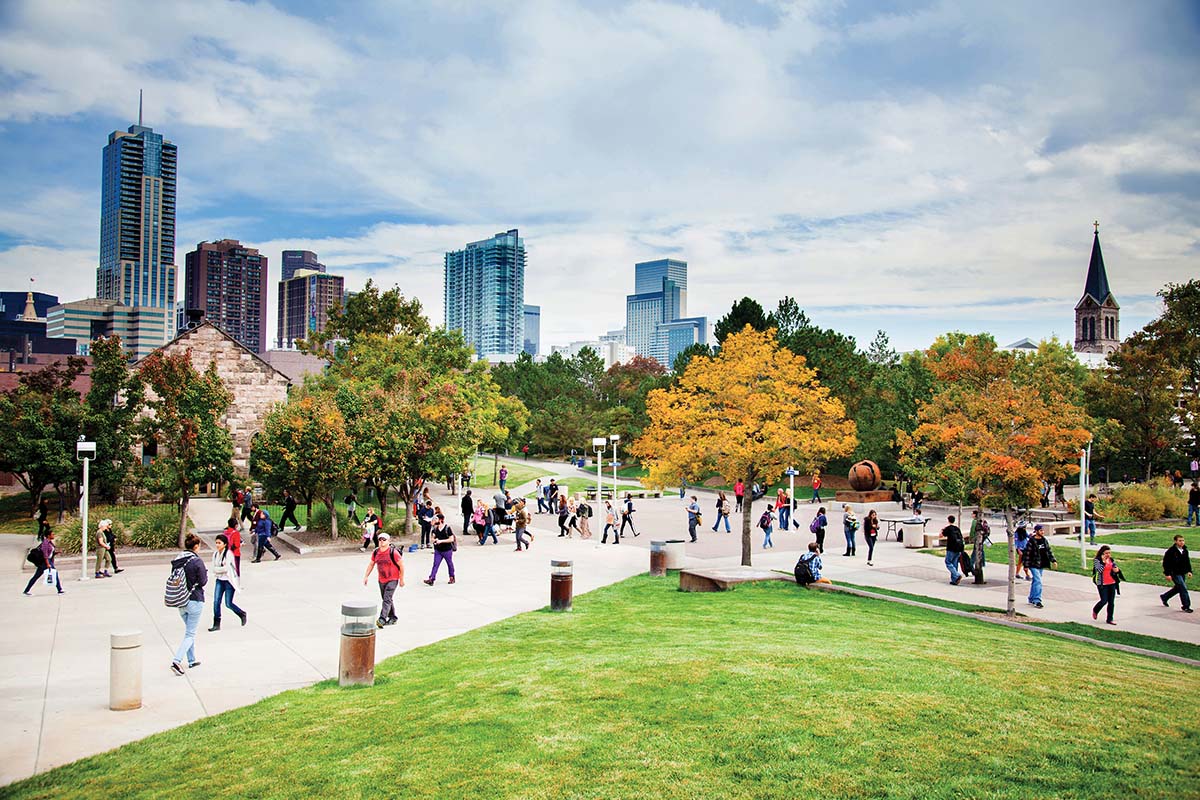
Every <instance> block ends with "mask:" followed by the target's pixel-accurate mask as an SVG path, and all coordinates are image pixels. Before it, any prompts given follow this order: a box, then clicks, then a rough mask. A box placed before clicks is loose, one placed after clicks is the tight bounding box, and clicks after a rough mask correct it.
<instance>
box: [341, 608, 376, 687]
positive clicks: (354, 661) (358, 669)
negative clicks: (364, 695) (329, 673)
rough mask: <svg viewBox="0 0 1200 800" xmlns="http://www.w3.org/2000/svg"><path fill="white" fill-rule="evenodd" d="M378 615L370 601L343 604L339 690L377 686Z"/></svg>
mask: <svg viewBox="0 0 1200 800" xmlns="http://www.w3.org/2000/svg"><path fill="white" fill-rule="evenodd" d="M376 613H377V612H376V611H375V604H374V603H373V602H371V601H370V600H347V601H345V602H344V603H342V637H341V649H340V651H339V652H338V685H339V686H374V685H375V616H376Z"/></svg>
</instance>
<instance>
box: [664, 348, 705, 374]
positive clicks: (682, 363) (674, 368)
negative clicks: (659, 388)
mask: <svg viewBox="0 0 1200 800" xmlns="http://www.w3.org/2000/svg"><path fill="white" fill-rule="evenodd" d="M712 354H713V350H712V348H711V347H709V346H708V345H706V344H699V343H697V344H689V345H688V346H687V347H685V348H683V349H682V350H680V351H679V355H677V356H675V362H674V363H673V364H671V372H672V373H673V374H675V375H682V374H683V373H684V372H685V371H686V370H687V365H688V362H689V361H691V360H692V359H693V358H694V357H696V356H711V355H712Z"/></svg>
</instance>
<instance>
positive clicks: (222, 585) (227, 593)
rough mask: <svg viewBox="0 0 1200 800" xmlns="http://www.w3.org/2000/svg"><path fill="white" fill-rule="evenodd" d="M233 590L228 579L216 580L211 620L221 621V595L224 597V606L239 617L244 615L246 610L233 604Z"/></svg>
mask: <svg viewBox="0 0 1200 800" xmlns="http://www.w3.org/2000/svg"><path fill="white" fill-rule="evenodd" d="M233 592H234V588H233V584H232V583H230V582H229V581H223V580H220V579H218V580H217V591H216V593H215V596H214V597H213V622H220V621H221V598H222V597H224V598H225V607H226V608H228V609H229V610H230V611H232V612H233V613H235V614H237V615H238V617H239V618H241V617H244V616H246V612H245V611H242V610H241V609H240V608H238V607H237V604H235V603H234V602H233Z"/></svg>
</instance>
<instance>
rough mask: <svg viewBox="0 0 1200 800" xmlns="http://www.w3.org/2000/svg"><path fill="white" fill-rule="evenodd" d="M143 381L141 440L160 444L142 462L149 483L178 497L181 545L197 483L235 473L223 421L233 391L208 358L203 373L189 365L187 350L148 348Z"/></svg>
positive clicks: (229, 440) (142, 371)
mask: <svg viewBox="0 0 1200 800" xmlns="http://www.w3.org/2000/svg"><path fill="white" fill-rule="evenodd" d="M139 372H140V373H141V376H142V378H143V379H144V380H145V382H146V387H147V389H148V392H147V402H146V407H147V408H148V409H149V410H150V412H151V413H150V415H148V416H146V417H145V418H143V421H142V424H141V428H142V431H141V432H142V437H143V441H149V440H153V441H155V442H156V443H157V444H158V455H157V456H156V457H155V458H154V460H153V461H152V462H151V463H150V465H149V467H146V468H145V479H146V483H147V485H148V487H149V488H151V489H153V490H155V491H158V492H161V493H162V494H163V495H164V496H165V497H168V498H170V499H172V500H178V501H179V546H180V547H183V539H184V536H185V534H186V533H187V513H188V503H189V501H190V499H191V496H192V492H193V490H194V489H195V487H196V486H197V485H199V484H205V483H213V482H217V483H220V482H224V481H229V480H232V479H233V437H232V436H230V434H229V431H228V430H226V429H225V427H224V426H223V425H222V424H221V418H222V416H223V415H224V414H225V412H226V411H228V410H229V404H230V402H231V400H232V394H231V393H230V392H229V390H228V389H226V388H225V384H224V383H222V381H221V378H220V376H219V375H218V374H217V365H216V363H215V362H210V363H209V365H208V369H207V370H205V371H204V373H203V374H201V373H199V372H197V371H196V368H195V367H194V366H192V360H191V351H190V350H188V351H187V352H186V353H172V354H164V353H163V352H162V351H156V352H154V353H151V354H150V355H149V356H148V357H147V358H146V359H145V360H144V361H142V363H141V366H140V368H139Z"/></svg>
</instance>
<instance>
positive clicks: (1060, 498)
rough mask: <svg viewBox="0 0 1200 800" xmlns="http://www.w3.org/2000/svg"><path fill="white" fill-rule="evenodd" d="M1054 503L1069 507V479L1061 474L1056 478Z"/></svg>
mask: <svg viewBox="0 0 1200 800" xmlns="http://www.w3.org/2000/svg"><path fill="white" fill-rule="evenodd" d="M1054 505H1056V506H1062V507H1063V508H1066V507H1067V479H1066V478H1064V477H1062V476H1061V475H1060V476H1058V477H1057V478H1055V479H1054Z"/></svg>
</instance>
